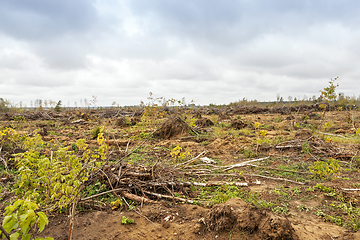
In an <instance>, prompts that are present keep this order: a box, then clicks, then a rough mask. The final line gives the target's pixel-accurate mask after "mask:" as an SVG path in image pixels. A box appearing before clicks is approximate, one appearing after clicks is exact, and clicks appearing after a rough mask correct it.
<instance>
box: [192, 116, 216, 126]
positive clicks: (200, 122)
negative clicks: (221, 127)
mask: <svg viewBox="0 0 360 240" xmlns="http://www.w3.org/2000/svg"><path fill="white" fill-rule="evenodd" d="M195 124H196V126H199V127H210V126H213V125H214V123H213V122H212V121H211V120H210V119H208V118H200V119H198V120H196V121H195Z"/></svg>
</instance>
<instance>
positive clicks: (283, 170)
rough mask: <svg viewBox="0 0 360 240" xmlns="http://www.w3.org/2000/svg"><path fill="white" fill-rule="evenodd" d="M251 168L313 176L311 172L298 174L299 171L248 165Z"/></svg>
mask: <svg viewBox="0 0 360 240" xmlns="http://www.w3.org/2000/svg"><path fill="white" fill-rule="evenodd" d="M248 165H249V166H252V167H258V168H265V169H270V170H276V171H282V172H291V173H297V174H312V173H310V172H297V171H291V170H285V169H279V168H272V167H264V166H258V165H253V164H251V165H250V164H248Z"/></svg>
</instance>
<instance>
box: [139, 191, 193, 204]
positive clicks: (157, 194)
mask: <svg viewBox="0 0 360 240" xmlns="http://www.w3.org/2000/svg"><path fill="white" fill-rule="evenodd" d="M144 193H147V194H150V195H153V196H156V197H158V198H167V199H172V200H178V201H181V202H187V203H191V204H192V203H194V201H193V200H189V199H185V198H179V197H173V196H168V195H163V194H159V193H153V192H148V191H144Z"/></svg>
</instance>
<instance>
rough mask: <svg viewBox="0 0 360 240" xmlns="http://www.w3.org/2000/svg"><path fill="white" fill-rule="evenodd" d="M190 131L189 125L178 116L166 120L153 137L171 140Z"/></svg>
mask: <svg viewBox="0 0 360 240" xmlns="http://www.w3.org/2000/svg"><path fill="white" fill-rule="evenodd" d="M189 130H190V127H189V125H187V124H186V123H185V122H184V120H182V119H181V118H180V117H178V116H176V117H172V118H169V119H168V120H166V121H165V122H164V123H163V124H162V125H161V127H160V128H159V129H158V130H156V131H155V132H154V134H153V136H154V137H156V138H161V139H170V138H172V137H176V136H179V135H183V134H188V132H189Z"/></svg>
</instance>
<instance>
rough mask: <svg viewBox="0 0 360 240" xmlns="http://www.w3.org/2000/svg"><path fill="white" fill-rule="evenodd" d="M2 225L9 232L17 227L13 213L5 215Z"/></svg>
mask: <svg viewBox="0 0 360 240" xmlns="http://www.w3.org/2000/svg"><path fill="white" fill-rule="evenodd" d="M2 226H3V228H4V229H5V230H6V231H7V232H11V230H13V229H15V228H17V227H18V225H17V222H16V219H15V217H14V215H10V216H6V217H5V218H4V220H3V224H2Z"/></svg>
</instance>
